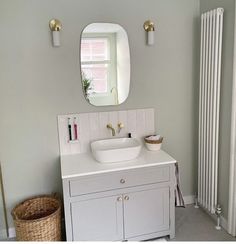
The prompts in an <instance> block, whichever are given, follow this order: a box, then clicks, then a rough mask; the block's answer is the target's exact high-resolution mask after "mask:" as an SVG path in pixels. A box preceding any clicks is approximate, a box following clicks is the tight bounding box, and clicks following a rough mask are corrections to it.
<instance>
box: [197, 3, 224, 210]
mask: <svg viewBox="0 0 236 244" xmlns="http://www.w3.org/2000/svg"><path fill="white" fill-rule="evenodd" d="M223 12H224V9H222V8H217V9H214V10H211V11H208V12H206V13H203V14H202V15H201V54H200V89H199V135H198V137H199V138H198V140H199V144H198V202H199V203H200V205H201V206H202V207H204V208H206V209H207V210H208V211H210V212H211V213H214V212H215V207H216V204H217V188H218V185H217V182H218V180H217V178H218V141H219V108H220V78H221V50H222V32H223Z"/></svg>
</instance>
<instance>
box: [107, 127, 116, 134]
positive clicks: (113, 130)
mask: <svg viewBox="0 0 236 244" xmlns="http://www.w3.org/2000/svg"><path fill="white" fill-rule="evenodd" d="M107 129H111V131H112V136H115V135H116V131H115V129H114V128H113V127H112V124H107Z"/></svg>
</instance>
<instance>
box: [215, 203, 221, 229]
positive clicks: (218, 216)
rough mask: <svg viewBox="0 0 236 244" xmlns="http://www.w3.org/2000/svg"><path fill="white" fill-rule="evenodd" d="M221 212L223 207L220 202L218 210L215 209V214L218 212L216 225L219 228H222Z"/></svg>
mask: <svg viewBox="0 0 236 244" xmlns="http://www.w3.org/2000/svg"><path fill="white" fill-rule="evenodd" d="M221 213H222V209H221V206H220V204H218V205H217V206H216V211H215V214H216V217H217V225H216V227H215V228H216V229H217V230H221V226H220V216H221Z"/></svg>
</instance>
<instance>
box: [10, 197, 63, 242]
mask: <svg viewBox="0 0 236 244" xmlns="http://www.w3.org/2000/svg"><path fill="white" fill-rule="evenodd" d="M11 214H12V216H13V220H14V224H15V228H16V239H17V240H18V241H60V240H61V201H60V200H59V199H58V198H57V197H55V196H52V195H43V196H37V197H34V198H30V199H27V200H25V201H24V202H22V203H20V204H18V205H17V206H16V207H15V208H14V209H13V210H12V212H11Z"/></svg>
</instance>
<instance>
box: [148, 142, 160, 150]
mask: <svg viewBox="0 0 236 244" xmlns="http://www.w3.org/2000/svg"><path fill="white" fill-rule="evenodd" d="M145 145H146V147H147V149H148V150H150V151H158V150H160V149H161V146H162V143H158V144H151V143H147V142H145Z"/></svg>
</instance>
